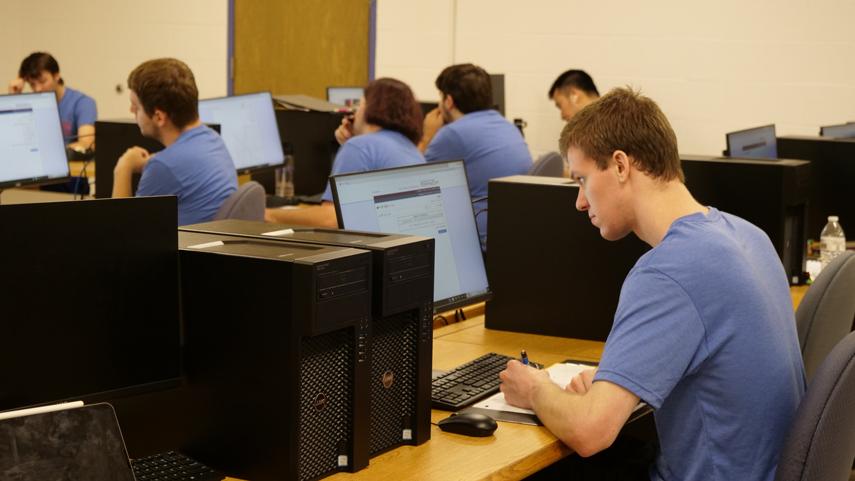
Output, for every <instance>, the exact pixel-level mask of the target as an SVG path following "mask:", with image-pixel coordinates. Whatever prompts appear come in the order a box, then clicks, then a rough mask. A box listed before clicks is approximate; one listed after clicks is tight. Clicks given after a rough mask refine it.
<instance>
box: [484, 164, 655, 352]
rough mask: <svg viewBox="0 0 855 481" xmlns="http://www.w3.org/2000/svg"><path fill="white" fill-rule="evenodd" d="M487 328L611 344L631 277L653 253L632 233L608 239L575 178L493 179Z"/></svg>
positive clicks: (490, 194) (488, 245) (490, 184)
mask: <svg viewBox="0 0 855 481" xmlns="http://www.w3.org/2000/svg"><path fill="white" fill-rule="evenodd" d="M488 192H489V196H490V217H489V219H488V221H487V222H488V230H489V232H490V239H489V241H488V244H487V277H488V278H489V281H490V289H491V290H492V291H493V297H492V299H490V300H488V301H487V306H486V319H485V325H486V326H487V327H488V328H490V329H501V330H507V331H516V332H528V333H534V334H546V335H550V336H563V337H572V338H578V339H592V340H597V341H604V340H605V339H606V337H608V334H609V331H611V326H612V321H613V320H614V314H615V310H616V309H617V304H618V297H619V294H620V289H621V286H622V285H623V280H624V278H625V277H626V275H627V274H628V273H629V270H630V269H631V268H632V266H633V265H635V262H636V261H637V260H638V258H639V257H640V256H641V255H642V254H643V253H644V252H645V251H646V250H647V249H648V248H649V247H648V246H647V244H644V243H643V242H641V241H640V240H639V239H638V238H637V237H635V235H633V234H630V235H629V236H627V237H626V238H624V239H621V240H620V241H617V242H609V241H607V240H605V239H603V238H602V237H600V233H599V230H597V228H596V227H594V226H593V225H591V222H590V220H589V219H588V216H587V215H586V214H585V213H584V212H579V211H577V210H576V208H575V202H576V197H577V195H578V192H579V187H578V185H576V184H575V183H573V182H571V181H570V180H569V179H564V178H556V177H533V176H522V175H517V176H511V177H503V178H498V179H492V180H490V183H489V185H488Z"/></svg>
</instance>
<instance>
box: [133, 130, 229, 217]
mask: <svg viewBox="0 0 855 481" xmlns="http://www.w3.org/2000/svg"><path fill="white" fill-rule="evenodd" d="M236 190H237V173H236V171H235V165H234V162H232V158H231V156H230V155H229V151H228V150H226V144H224V143H223V139H222V138H220V136H219V135H218V134H217V133H216V132H214V131H213V130H211V129H210V128H208V127H207V126H205V125H200V126H198V127H194V128H192V129H190V130H187V131H185V132H183V133H182V134H181V135H180V136H179V137H178V140H176V141H175V142H174V143H173V144H172V145H170V146H169V147H167V148H165V149H164V150H161V151H160V152H157V153H156V154H153V155H152V157H151V159H149V161H148V164H147V165H146V166H145V169H144V170H143V173H142V178H141V179H140V184H139V187H137V193H136V195H137V197H142V196H150V195H176V196H178V225H186V224H196V223H199V222H206V221H209V220H212V219H213V218H214V214H216V213H217V210H218V209H219V208H220V206H221V205H222V204H223V202H224V201H225V200H226V199H227V198H228V197H229V196H230V195H231V194H232V192H234V191H236Z"/></svg>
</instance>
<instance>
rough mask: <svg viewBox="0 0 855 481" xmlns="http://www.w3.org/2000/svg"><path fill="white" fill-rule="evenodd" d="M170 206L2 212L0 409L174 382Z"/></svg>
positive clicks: (113, 202) (126, 202)
mask: <svg viewBox="0 0 855 481" xmlns="http://www.w3.org/2000/svg"><path fill="white" fill-rule="evenodd" d="M176 205H177V203H176V199H175V197H173V196H170V197H140V198H126V199H98V200H82V201H74V202H50V203H37V204H14V205H0V225H2V226H3V227H2V228H0V250H2V252H4V253H6V254H5V255H4V257H3V275H2V276H0V292H2V299H3V322H2V323H3V333H2V338H3V343H2V344H3V347H2V349H0V379H2V381H0V411H2V410H6V409H14V408H19V407H25V406H31V405H37V404H44V403H51V402H57V401H61V400H65V399H84V400H87V401H88V400H91V399H94V398H99V399H104V398H108V399H112V398H113V397H120V396H125V395H130V394H133V393H137V392H143V391H150V390H156V389H162V388H169V387H173V386H175V385H178V383H179V380H180V376H181V372H180V353H179V343H180V324H179V308H178V232H177V207H176Z"/></svg>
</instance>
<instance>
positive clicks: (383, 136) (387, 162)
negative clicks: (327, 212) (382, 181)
mask: <svg viewBox="0 0 855 481" xmlns="http://www.w3.org/2000/svg"><path fill="white" fill-rule="evenodd" d="M424 163H425V158H424V157H423V156H422V153H421V152H419V149H417V148H416V146H415V144H413V143H412V142H410V139H408V138H406V137H404V135H403V134H401V133H400V132H396V131H394V130H386V129H383V130H378V131H377V132H372V133H370V134H362V135H357V136H356V137H353V138H351V139H348V141H347V142H345V143H344V144H342V146H341V148H340V149H338V153H337V154H336V156H335V162H333V167H332V173H331V174H330V175H336V174H348V173H351V172H367V171H369V170H378V169H388V168H391V167H403V166H405V165H413V164H424ZM321 200H327V201H332V189H331V188H330V183H329V182H327V190H325V191H324V195H323V197H321Z"/></svg>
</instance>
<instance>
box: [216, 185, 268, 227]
mask: <svg viewBox="0 0 855 481" xmlns="http://www.w3.org/2000/svg"><path fill="white" fill-rule="evenodd" d="M264 202H265V195H264V187H262V186H261V184H259V183H258V182H256V181H254V180H250V181H249V182H247V183H245V184H243V185H241V186H240V187H238V190H236V191H235V192H234V193H233V194H232V195H230V196H229V198H228V199H226V201H225V202H223V205H221V206H220V209H219V210H217V213H216V214H215V215H214V220H222V219H241V220H257V221H263V220H264Z"/></svg>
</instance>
